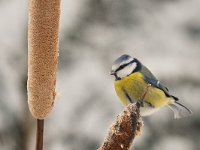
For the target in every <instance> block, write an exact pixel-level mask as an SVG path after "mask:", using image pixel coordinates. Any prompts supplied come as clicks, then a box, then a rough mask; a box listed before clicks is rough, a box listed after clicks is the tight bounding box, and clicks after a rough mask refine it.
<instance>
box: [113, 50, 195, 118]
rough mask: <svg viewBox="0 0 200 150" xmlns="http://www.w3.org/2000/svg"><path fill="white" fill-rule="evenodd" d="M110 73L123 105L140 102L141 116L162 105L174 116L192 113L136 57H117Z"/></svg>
mask: <svg viewBox="0 0 200 150" xmlns="http://www.w3.org/2000/svg"><path fill="white" fill-rule="evenodd" d="M111 75H114V76H115V82H114V86H115V91H116V93H117V95H118V97H119V99H120V100H121V101H122V103H123V104H124V105H127V104H129V103H135V102H142V105H141V107H140V113H141V115H142V116H147V115H150V114H152V113H154V112H156V111H157V110H159V109H160V108H161V107H164V106H169V108H170V109H171V110H172V111H173V112H174V118H182V117H186V116H189V115H191V114H192V111H191V110H190V109H189V108H187V107H186V106H184V105H183V104H181V103H180V102H179V100H178V98H177V97H175V96H173V95H171V94H170V93H169V90H168V88H167V87H165V86H164V85H163V84H162V83H160V81H158V80H157V79H156V77H155V76H154V75H153V74H152V73H151V71H149V69H148V68H147V67H145V66H144V65H143V64H142V63H141V62H140V61H139V60H138V59H136V58H133V57H131V56H129V55H126V54H124V55H122V56H120V57H119V58H117V59H116V60H115V61H114V63H113V65H112V70H111Z"/></svg>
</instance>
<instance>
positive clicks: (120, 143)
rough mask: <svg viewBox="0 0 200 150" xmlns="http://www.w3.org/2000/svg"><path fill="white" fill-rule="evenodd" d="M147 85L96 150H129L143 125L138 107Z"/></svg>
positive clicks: (146, 90) (116, 121)
mask: <svg viewBox="0 0 200 150" xmlns="http://www.w3.org/2000/svg"><path fill="white" fill-rule="evenodd" d="M150 86H151V84H148V85H147V87H146V89H145V91H144V93H143V95H142V96H141V98H140V100H139V101H138V102H137V103H131V104H129V105H128V106H126V108H125V110H124V111H123V112H122V113H121V114H120V115H119V116H117V119H116V120H115V121H114V123H113V124H112V126H111V127H110V130H109V131H108V135H107V137H106V139H105V140H104V142H103V144H102V146H101V147H100V148H98V150H129V149H130V147H131V143H132V141H133V140H134V138H135V136H136V135H138V134H140V133H141V132H140V130H141V127H142V125H143V123H142V119H141V117H140V107H141V106H142V101H143V100H144V98H145V96H146V94H147V92H148V90H149V87H150Z"/></svg>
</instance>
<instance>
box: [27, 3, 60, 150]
mask: <svg viewBox="0 0 200 150" xmlns="http://www.w3.org/2000/svg"><path fill="white" fill-rule="evenodd" d="M28 17H29V21H28V82H27V90H28V106H29V110H30V112H31V114H32V116H33V117H34V118H36V119H37V133H36V150H42V149H43V132H44V118H46V117H47V116H48V115H49V113H50V112H51V110H52V108H53V105H54V99H55V96H56V90H55V89H56V88H55V84H56V69H57V63H58V30H59V19H60V0H29V14H28Z"/></svg>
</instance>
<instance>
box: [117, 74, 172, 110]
mask: <svg viewBox="0 0 200 150" xmlns="http://www.w3.org/2000/svg"><path fill="white" fill-rule="evenodd" d="M114 84H115V90H116V93H117V95H118V97H119V98H120V100H121V101H122V103H123V104H124V105H127V104H128V103H129V100H128V98H127V95H125V92H124V91H126V93H127V94H128V96H129V97H130V98H131V100H132V101H134V102H136V101H137V100H141V98H142V96H143V95H144V92H145V91H146V88H147V86H148V84H147V83H146V82H145V81H144V79H143V77H142V74H141V73H139V72H136V73H132V74H131V75H129V76H127V77H125V78H123V79H121V80H116V81H115V83H114ZM144 101H146V102H148V103H150V104H151V105H152V106H154V107H161V106H165V105H167V104H169V103H170V102H171V101H172V99H171V98H168V97H166V96H165V93H164V92H163V91H162V90H160V89H158V88H155V87H152V86H151V87H149V88H148V92H147V94H146V96H145V98H144Z"/></svg>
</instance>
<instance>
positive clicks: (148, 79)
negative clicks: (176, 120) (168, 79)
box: [142, 66, 178, 100]
mask: <svg viewBox="0 0 200 150" xmlns="http://www.w3.org/2000/svg"><path fill="white" fill-rule="evenodd" d="M142 70H143V71H142V75H143V77H144V80H145V81H146V82H147V83H149V84H151V86H153V87H156V88H158V89H160V90H162V91H163V92H164V93H165V95H166V96H167V97H173V98H174V99H175V100H178V98H177V97H175V96H173V95H171V94H170V93H169V90H168V88H167V87H165V86H164V85H162V84H161V83H160V81H158V80H157V79H156V77H155V76H154V75H153V74H152V73H151V72H150V71H149V70H148V69H147V68H146V67H145V66H143V68H142Z"/></svg>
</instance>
